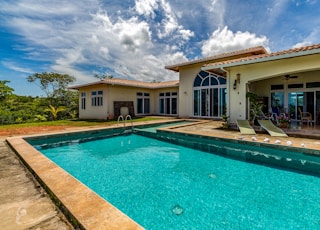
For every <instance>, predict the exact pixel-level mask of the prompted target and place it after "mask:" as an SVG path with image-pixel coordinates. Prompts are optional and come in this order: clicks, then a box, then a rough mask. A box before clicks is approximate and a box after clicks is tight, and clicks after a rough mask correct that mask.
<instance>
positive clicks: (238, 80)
mask: <svg viewBox="0 0 320 230" xmlns="http://www.w3.org/2000/svg"><path fill="white" fill-rule="evenodd" d="M237 83H238V84H240V73H237Z"/></svg>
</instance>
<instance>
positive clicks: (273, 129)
mask: <svg viewBox="0 0 320 230" xmlns="http://www.w3.org/2000/svg"><path fill="white" fill-rule="evenodd" d="M258 122H259V124H260V125H261V127H262V128H264V129H265V130H267V132H268V133H269V134H270V136H273V137H288V135H287V134H286V133H285V132H284V131H283V130H282V129H280V128H278V127H277V126H275V125H274V124H273V123H272V121H270V120H258Z"/></svg>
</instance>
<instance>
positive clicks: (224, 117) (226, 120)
mask: <svg viewBox="0 0 320 230" xmlns="http://www.w3.org/2000/svg"><path fill="white" fill-rule="evenodd" d="M222 120H223V123H222V128H224V129H227V128H228V127H229V121H228V120H229V117H228V116H227V115H226V114H223V115H222Z"/></svg>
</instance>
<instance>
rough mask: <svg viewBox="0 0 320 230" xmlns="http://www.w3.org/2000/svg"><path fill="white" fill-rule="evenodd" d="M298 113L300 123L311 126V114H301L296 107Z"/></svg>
mask: <svg viewBox="0 0 320 230" xmlns="http://www.w3.org/2000/svg"><path fill="white" fill-rule="evenodd" d="M298 111H299V114H300V122H301V124H303V122H307V123H308V125H312V122H313V121H312V114H311V113H309V112H302V111H301V109H300V108H299V107H298Z"/></svg>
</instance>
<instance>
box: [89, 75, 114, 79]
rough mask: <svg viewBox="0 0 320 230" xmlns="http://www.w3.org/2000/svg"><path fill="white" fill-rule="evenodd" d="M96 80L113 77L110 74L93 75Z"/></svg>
mask: <svg viewBox="0 0 320 230" xmlns="http://www.w3.org/2000/svg"><path fill="white" fill-rule="evenodd" d="M93 76H94V77H95V78H99V79H100V80H103V79H112V78H113V75H112V74H110V75H108V76H107V75H105V74H102V75H98V74H95V75H93Z"/></svg>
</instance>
